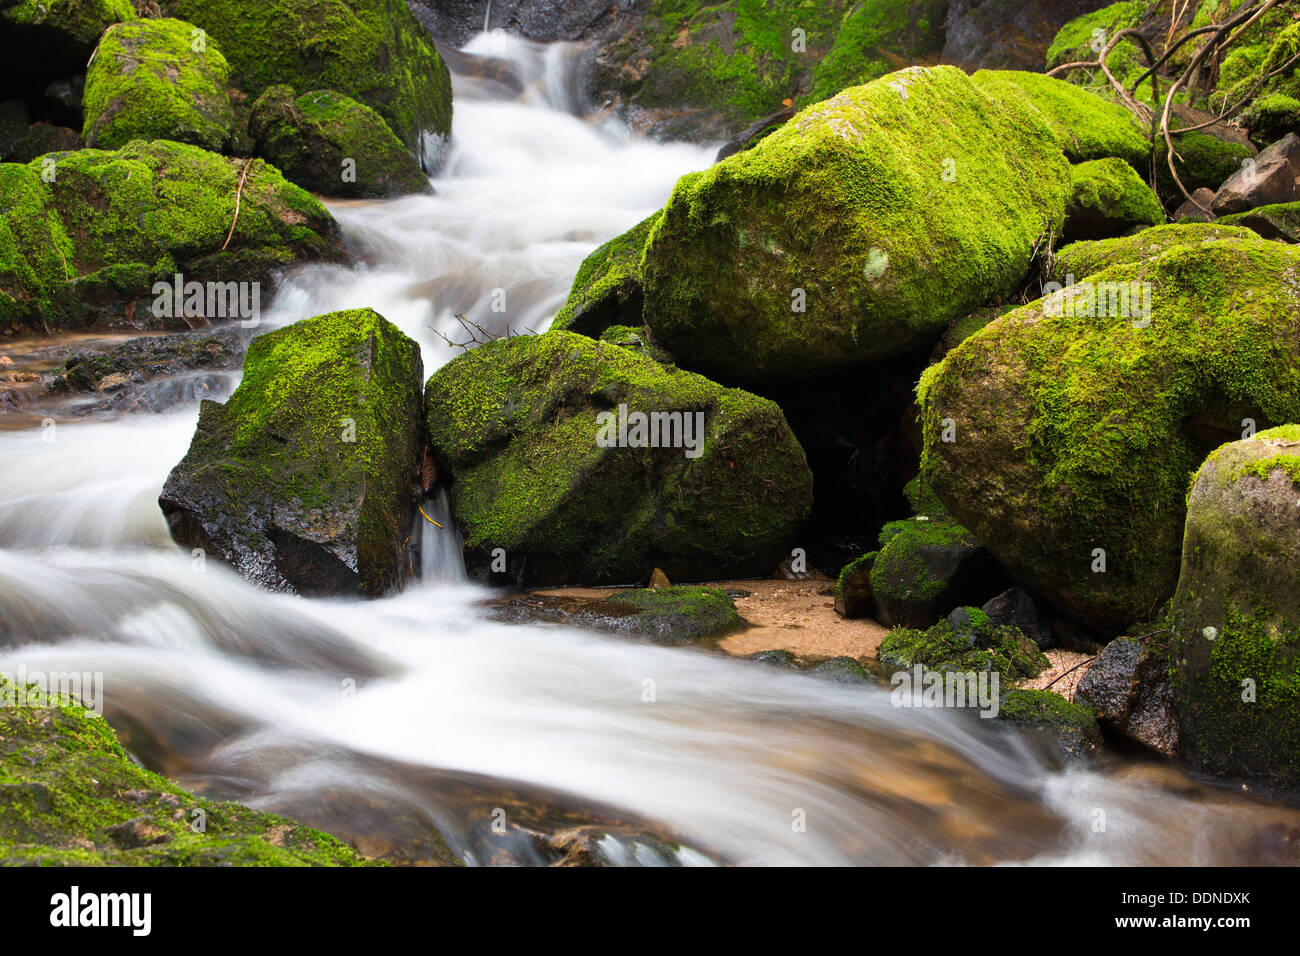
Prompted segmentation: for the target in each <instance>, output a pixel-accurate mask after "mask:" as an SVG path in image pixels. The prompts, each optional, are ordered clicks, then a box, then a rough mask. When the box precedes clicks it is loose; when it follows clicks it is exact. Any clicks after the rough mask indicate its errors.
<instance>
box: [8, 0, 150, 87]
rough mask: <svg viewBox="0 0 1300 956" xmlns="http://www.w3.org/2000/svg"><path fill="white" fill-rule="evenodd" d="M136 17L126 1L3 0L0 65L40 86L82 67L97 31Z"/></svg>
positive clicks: (80, 69)
mask: <svg viewBox="0 0 1300 956" xmlns="http://www.w3.org/2000/svg"><path fill="white" fill-rule="evenodd" d="M136 16H137V13H136V9H135V4H133V3H132V2H131V0H4V2H3V3H0V63H3V64H4V65H5V70H6V72H10V71H12V72H11V73H10V75H11V76H14V78H15V79H17V78H19V77H22V78H23V79H25V80H26V81H27V83H28V84H29V86H30V87H32V88H34V89H38V90H39V89H40V87H41V86H43V85H44V83H43V82H42V81H48V80H52V79H55V78H57V77H62V76H68V75H70V74H73V73H79V72H81V71H82V70H84V69H85V68H86V60H87V59H89V57H90V53H91V51H92V50H94V49H95V44H96V43H97V42H99V37H100V34H102V33H103V32H104V31H105V30H107V29H108V28H109V26H111V25H112V24H114V23H119V22H122V21H125V20H134V19H135V18H136ZM20 82H21V80H20Z"/></svg>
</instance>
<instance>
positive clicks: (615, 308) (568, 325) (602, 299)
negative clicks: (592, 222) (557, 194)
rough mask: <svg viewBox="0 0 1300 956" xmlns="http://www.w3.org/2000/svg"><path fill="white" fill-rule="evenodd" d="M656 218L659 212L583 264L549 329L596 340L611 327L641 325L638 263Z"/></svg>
mask: <svg viewBox="0 0 1300 956" xmlns="http://www.w3.org/2000/svg"><path fill="white" fill-rule="evenodd" d="M659 216H660V213H658V212H656V213H653V214H651V215H650V216H648V217H647V218H646V219H644V220H642V221H641V222H639V223H637V224H636V225H635V226H633V227H632V228H631V229H629V230H628V231H627V232H625V233H623V234H622V235H621V236H616V237H614V238H613V239H611V240H610V241H609V242H607V243H605V244H604V245H603V246H601V247H600V248H598V249H597V250H596V251H595V252H593V253H592V254H591V255H589V256H587V258H586V259H584V260H583V262H582V266H581V267H580V268H579V269H578V274H577V276H576V277H575V278H574V280H573V288H572V290H570V292H569V298H568V299H566V300H565V303H564V305H563V306H561V307H560V311H559V312H557V313H556V314H555V321H554V322H552V323H551V328H552V329H561V330H563V329H567V330H568V331H570V332H578V333H581V334H582V335H590V336H592V337H593V338H595V337H598V336H600V335H601V333H603V332H604V331H605V330H606V329H608V328H610V327H611V326H615V325H631V326H637V325H640V324H641V320H642V315H643V308H642V306H643V302H644V296H643V295H642V290H641V261H642V259H643V258H644V256H645V244H646V240H647V239H648V238H649V237H650V230H651V229H653V228H654V226H655V223H657V222H658V221H659Z"/></svg>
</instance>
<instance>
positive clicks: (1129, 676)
mask: <svg viewBox="0 0 1300 956" xmlns="http://www.w3.org/2000/svg"><path fill="white" fill-rule="evenodd" d="M1074 699H1075V700H1076V701H1077V702H1079V703H1081V704H1083V705H1085V706H1087V707H1091V708H1092V709H1093V710H1095V711H1096V713H1097V719H1098V720H1099V721H1101V722H1102V723H1103V724H1105V725H1106V726H1107V727H1109V728H1111V729H1112V730H1114V731H1116V732H1117V733H1120V734H1123V735H1124V736H1125V737H1128V738H1129V739H1130V740H1133V741H1135V742H1137V743H1139V744H1141V745H1143V746H1144V747H1147V748H1149V749H1151V750H1153V751H1155V752H1156V753H1159V754H1163V755H1165V756H1173V755H1175V754H1176V753H1177V752H1178V721H1177V718H1176V716H1175V714H1174V709H1173V698H1172V695H1171V693H1170V688H1169V658H1168V656H1167V654H1166V653H1164V652H1163V651H1162V650H1160V649H1158V648H1155V647H1154V646H1148V645H1145V644H1144V643H1143V642H1142V641H1140V640H1138V639H1136V638H1128V637H1121V638H1117V639H1115V640H1113V641H1111V642H1110V643H1109V644H1107V645H1106V646H1105V648H1103V649H1102V651H1101V653H1099V654H1098V655H1097V659H1096V660H1095V661H1093V662H1092V663H1091V664H1090V665H1088V669H1087V670H1086V671H1085V672H1084V674H1083V677H1081V678H1080V679H1079V684H1078V687H1077V688H1076V689H1075V693H1074Z"/></svg>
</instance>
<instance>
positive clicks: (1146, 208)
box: [1065, 158, 1165, 239]
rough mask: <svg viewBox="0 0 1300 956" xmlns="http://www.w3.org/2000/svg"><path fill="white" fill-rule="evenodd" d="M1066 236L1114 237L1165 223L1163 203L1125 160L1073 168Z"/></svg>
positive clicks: (1082, 164)
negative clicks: (1161, 204) (1138, 228)
mask: <svg viewBox="0 0 1300 956" xmlns="http://www.w3.org/2000/svg"><path fill="white" fill-rule="evenodd" d="M1070 188H1071V193H1070V203H1069V205H1068V206H1067V207H1066V213H1065V234H1066V235H1067V236H1069V237H1073V238H1082V239H1089V238H1096V237H1098V236H1107V235H1114V234H1116V233H1120V232H1124V231H1125V230H1128V229H1132V228H1133V227H1134V226H1154V225H1158V224H1161V223H1163V222H1164V221H1165V214H1164V210H1163V209H1161V208H1160V200H1159V199H1157V198H1156V194H1155V193H1153V192H1152V191H1151V187H1150V186H1148V185H1147V184H1146V183H1145V182H1143V181H1142V179H1141V178H1140V177H1139V176H1138V174H1137V173H1135V172H1134V171H1133V167H1132V166H1130V165H1128V163H1126V162H1124V161H1123V160H1122V159H1117V158H1110V159H1097V160H1093V161H1091V162H1087V163H1078V164H1076V165H1074V166H1071V167H1070Z"/></svg>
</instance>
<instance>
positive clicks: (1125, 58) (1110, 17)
mask: <svg viewBox="0 0 1300 956" xmlns="http://www.w3.org/2000/svg"><path fill="white" fill-rule="evenodd" d="M1150 6H1151V4H1150V3H1149V2H1148V0H1120V2H1118V3H1111V4H1108V5H1106V6H1104V7H1101V8H1100V9H1098V10H1091V11H1089V12H1087V13H1084V14H1082V15H1080V16H1077V17H1075V18H1074V19H1073V20H1070V21H1068V22H1067V23H1065V24H1064V25H1063V26H1062V27H1061V29H1060V30H1059V31H1057V34H1056V37H1055V38H1054V39H1053V40H1052V43H1051V45H1050V46H1049V47H1048V48H1047V58H1046V61H1047V62H1046V66H1047V69H1049V70H1051V69H1053V68H1055V67H1058V66H1061V65H1062V64H1065V63H1080V62H1086V61H1091V60H1095V59H1097V56H1098V54H1099V53H1100V52H1101V49H1102V47H1104V46H1105V45H1106V43H1108V42H1109V41H1110V38H1111V37H1112V36H1114V35H1115V34H1116V33H1117V32H1119V31H1120V30H1126V29H1130V28H1134V27H1137V26H1139V25H1140V24H1141V23H1142V22H1143V19H1144V18H1145V15H1146V13H1147V11H1148V9H1149V8H1150ZM1107 64H1108V65H1109V66H1110V68H1111V72H1113V73H1114V74H1115V76H1116V78H1117V79H1119V80H1120V81H1121V82H1123V83H1124V85H1125V86H1130V85H1131V84H1132V81H1133V80H1136V79H1137V78H1138V77H1139V76H1140V75H1141V74H1142V73H1143V71H1144V70H1145V68H1146V60H1145V59H1144V58H1143V56H1142V52H1141V49H1140V48H1139V47H1138V46H1136V45H1135V44H1133V43H1121V44H1120V45H1119V46H1116V47H1115V49H1114V50H1113V51H1112V54H1111V56H1110V58H1109V59H1108V60H1107ZM1065 78H1066V79H1067V80H1068V81H1069V82H1070V83H1073V84H1077V85H1081V86H1089V87H1093V86H1095V87H1096V88H1098V89H1103V88H1104V89H1109V88H1110V84H1109V82H1107V80H1106V78H1105V76H1103V75H1102V73H1101V71H1100V70H1072V71H1070V72H1068V73H1066V74H1065Z"/></svg>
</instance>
